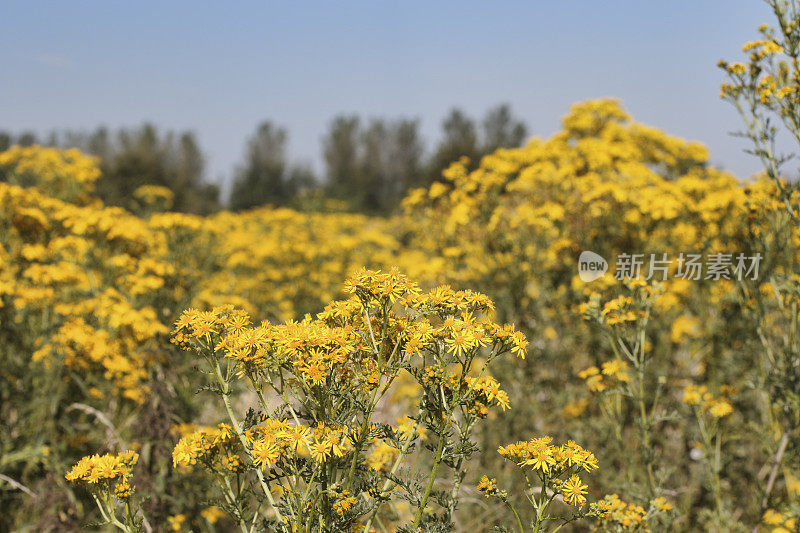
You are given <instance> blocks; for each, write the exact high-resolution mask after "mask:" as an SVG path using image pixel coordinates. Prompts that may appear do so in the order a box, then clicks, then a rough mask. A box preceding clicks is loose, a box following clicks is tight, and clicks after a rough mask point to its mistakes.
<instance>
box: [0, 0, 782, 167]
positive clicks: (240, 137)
mask: <svg viewBox="0 0 800 533" xmlns="http://www.w3.org/2000/svg"><path fill="white" fill-rule="evenodd" d="M768 21H770V17H769V12H768V9H767V6H766V5H765V4H764V3H763V2H760V1H759V0H691V1H690V0H673V1H671V2H654V1H642V0H638V1H622V0H608V1H598V0H574V1H572V2H558V1H548V2H543V1H539V0H536V1H528V2H487V1H475V2H473V1H461V2H420V1H414V0H405V1H403V2H396V1H394V2H384V1H377V0H371V1H368V2H330V1H329V2H302V1H297V2H289V1H280V2H213V3H212V2H188V1H167V2H164V1H162V2H149V1H139V2H109V1H104V2H100V1H96V0H84V1H76V2H61V1H59V2H51V3H45V2H36V1H24V2H23V1H17V0H3V1H2V2H0V64H2V65H3V73H2V74H0V129H10V130H12V131H15V132H19V131H22V130H34V131H37V132H47V131H49V130H51V129H53V128H56V129H62V128H70V129H92V128H94V127H95V126H97V125H99V124H104V125H107V126H109V127H112V128H114V127H118V126H136V125H139V124H141V123H142V122H143V121H152V122H155V123H156V124H158V125H159V126H162V127H166V128H174V129H191V130H193V131H195V132H196V133H197V135H198V137H199V139H200V142H201V144H202V146H203V148H204V149H205V152H206V154H207V156H208V177H209V178H210V179H216V178H219V177H222V176H225V175H229V174H230V172H231V169H232V167H233V166H234V165H235V164H236V162H237V161H239V160H240V159H241V157H242V153H243V146H244V142H245V139H246V138H247V136H248V135H249V134H250V133H251V132H252V131H253V130H254V129H255V127H256V125H257V124H258V123H259V122H260V121H262V120H264V119H271V120H273V121H275V122H277V123H279V124H282V125H285V126H286V127H287V128H288V129H289V131H290V151H291V154H292V157H293V158H295V159H299V160H304V161H308V162H310V163H312V164H314V165H315V166H316V168H317V170H318V171H319V170H321V168H320V161H319V152H320V139H321V137H322V135H323V133H324V131H325V129H326V126H327V124H328V122H329V121H330V119H331V118H332V117H333V116H334V115H335V114H337V113H341V112H346V113H358V114H360V115H362V116H364V117H377V116H386V117H395V116H401V115H402V116H409V117H418V118H419V119H421V121H422V131H423V134H424V135H425V137H426V139H427V140H428V141H429V142H430V143H431V144H432V143H433V141H435V140H436V139H437V137H438V134H439V123H440V121H441V119H442V118H443V116H444V115H445V114H446V113H447V111H448V110H449V109H450V108H451V107H452V106H460V107H462V108H464V109H465V110H466V111H467V112H468V113H470V114H472V115H474V116H477V117H479V116H480V115H482V114H483V112H484V111H485V110H486V109H487V108H489V107H491V106H493V105H494V104H497V103H499V102H508V103H510V104H511V105H512V107H513V109H514V110H515V112H516V114H517V115H519V116H521V117H522V118H524V119H525V120H526V122H527V123H528V126H529V129H530V132H531V134H535V135H540V136H547V135H550V134H551V133H553V132H554V131H555V130H557V129H558V125H559V119H560V117H561V116H562V115H563V114H564V113H565V112H566V111H567V109H568V107H569V105H570V104H571V103H573V102H576V101H580V100H586V99H590V98H597V97H606V96H614V97H618V98H621V99H622V100H623V102H624V104H625V106H626V108H627V109H628V110H629V111H630V112H631V113H632V114H633V115H634V117H635V118H636V119H637V120H638V121H640V122H644V123H647V124H650V125H653V126H657V127H660V128H663V129H664V130H666V131H667V132H669V133H672V134H675V135H679V136H682V137H686V138H690V139H694V140H698V141H702V142H704V143H705V144H707V145H708V146H709V147H710V149H711V157H712V161H713V162H714V163H715V164H718V165H720V166H723V167H725V168H728V169H730V170H732V171H734V172H735V173H736V174H738V175H740V176H746V175H749V174H750V173H752V172H754V171H756V170H757V169H758V164H757V162H756V161H755V160H754V158H752V157H751V156H749V155H747V154H744V153H742V151H741V150H742V148H743V147H745V143H744V141H743V140H742V139H737V138H733V137H731V136H729V135H728V132H730V131H734V130H738V129H739V128H740V124H739V120H738V116H737V115H736V113H735V111H734V110H733V108H731V107H730V106H729V105H727V104H725V103H724V102H721V101H720V100H719V98H718V92H719V83H720V82H721V81H722V74H721V73H720V72H719V71H718V69H717V68H716V62H717V61H718V60H719V59H720V58H722V57H725V58H727V59H738V58H740V57H741V54H740V48H741V45H742V44H743V43H744V42H745V41H747V40H750V39H752V38H754V37H755V35H756V27H757V26H758V25H759V24H760V23H761V22H768Z"/></svg>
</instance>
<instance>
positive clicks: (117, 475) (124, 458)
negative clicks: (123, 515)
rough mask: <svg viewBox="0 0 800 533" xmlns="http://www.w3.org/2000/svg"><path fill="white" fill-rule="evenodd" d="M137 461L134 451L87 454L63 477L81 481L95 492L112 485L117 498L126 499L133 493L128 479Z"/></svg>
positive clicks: (76, 481) (77, 481)
mask: <svg viewBox="0 0 800 533" xmlns="http://www.w3.org/2000/svg"><path fill="white" fill-rule="evenodd" d="M138 461H139V455H138V454H137V453H136V452H134V451H126V452H122V453H120V454H116V455H114V454H105V455H92V456H87V457H84V458H82V459H81V460H80V461H78V464H76V465H75V466H73V467H72V469H71V470H70V471H69V472H68V473H67V475H66V476H65V477H66V479H67V481H71V482H73V483H83V484H84V485H86V486H88V487H89V489H90V490H92V491H95V492H97V491H101V490H109V489H110V488H112V487H113V491H114V494H115V495H116V496H117V497H118V498H120V499H128V498H130V497H131V495H132V494H133V488H132V487H131V484H130V479H131V477H132V475H133V466H134V465H135V464H136V463H137V462H138Z"/></svg>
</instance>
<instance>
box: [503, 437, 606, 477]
mask: <svg viewBox="0 0 800 533" xmlns="http://www.w3.org/2000/svg"><path fill="white" fill-rule="evenodd" d="M551 442H553V438H552V437H549V436H545V437H539V438H534V439H531V440H529V441H519V442H516V443H513V444H507V445H505V446H500V448H498V450H497V452H498V453H499V454H500V455H502V456H503V457H504V458H505V459H507V460H509V461H513V462H514V463H516V464H517V465H518V466H521V467H526V466H530V467H533V469H534V470H539V471H540V472H542V473H545V474H549V475H550V476H551V477H556V476H558V475H560V474H561V473H563V472H565V471H567V470H569V469H570V468H572V467H577V468H582V469H583V470H585V471H586V472H591V471H592V470H596V469H597V468H598V464H597V458H596V457H595V456H594V454H593V453H592V452H590V451H588V450H584V449H583V448H581V447H580V446H579V445H578V444H576V443H575V442H573V441H569V442H567V443H566V444H562V445H561V446H553V445H551Z"/></svg>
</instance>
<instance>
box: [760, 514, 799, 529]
mask: <svg viewBox="0 0 800 533" xmlns="http://www.w3.org/2000/svg"><path fill="white" fill-rule="evenodd" d="M761 521H762V522H764V523H765V524H766V525H768V526H774V527H773V528H772V529H770V531H771V533H789V532H790V531H796V530H797V524H798V521H797V517H794V516H792V515H791V514H789V513H781V512H778V511H776V510H775V509H767V510H766V511H765V512H764V516H762V517H761Z"/></svg>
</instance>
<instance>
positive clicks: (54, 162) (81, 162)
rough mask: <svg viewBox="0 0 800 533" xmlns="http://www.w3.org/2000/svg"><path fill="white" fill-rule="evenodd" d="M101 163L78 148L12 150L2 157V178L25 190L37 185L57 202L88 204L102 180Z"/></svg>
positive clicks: (16, 148)
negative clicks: (80, 200) (91, 194)
mask: <svg viewBox="0 0 800 533" xmlns="http://www.w3.org/2000/svg"><path fill="white" fill-rule="evenodd" d="M98 162H99V160H98V158H96V157H92V156H88V155H86V154H84V153H82V152H81V151H80V150H77V149H74V148H72V149H69V150H60V149H57V148H45V147H42V146H39V145H33V146H12V147H11V148H9V149H8V150H6V151H5V152H1V153H0V178H3V177H5V179H4V180H3V181H7V182H9V183H12V184H14V185H20V186H23V187H28V186H32V185H35V186H37V187H39V188H41V190H42V191H43V192H45V193H46V194H47V195H49V196H52V197H54V198H59V199H62V200H66V201H73V200H76V199H79V198H80V199H82V200H84V201H85V200H87V199H88V197H87V194H89V193H91V192H93V191H94V183H95V181H97V180H98V178H100V170H99V169H98V167H97V164H98Z"/></svg>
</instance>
